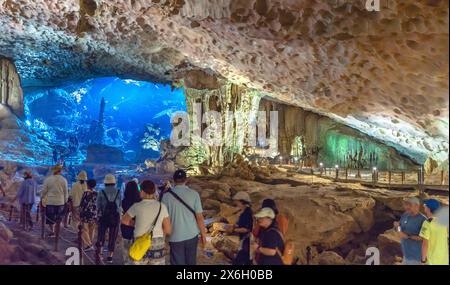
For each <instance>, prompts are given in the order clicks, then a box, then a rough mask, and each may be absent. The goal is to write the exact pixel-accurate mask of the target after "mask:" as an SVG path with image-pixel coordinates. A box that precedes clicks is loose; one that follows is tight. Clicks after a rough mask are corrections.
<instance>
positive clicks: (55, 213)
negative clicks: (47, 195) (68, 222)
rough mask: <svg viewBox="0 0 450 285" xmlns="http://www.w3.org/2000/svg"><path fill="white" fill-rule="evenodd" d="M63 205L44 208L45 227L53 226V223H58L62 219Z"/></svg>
mask: <svg viewBox="0 0 450 285" xmlns="http://www.w3.org/2000/svg"><path fill="white" fill-rule="evenodd" d="M64 209H65V207H64V205H61V206H54V205H47V206H46V207H45V217H46V223H47V225H54V224H55V223H60V222H61V221H62V219H63V217H64V213H65V211H64Z"/></svg>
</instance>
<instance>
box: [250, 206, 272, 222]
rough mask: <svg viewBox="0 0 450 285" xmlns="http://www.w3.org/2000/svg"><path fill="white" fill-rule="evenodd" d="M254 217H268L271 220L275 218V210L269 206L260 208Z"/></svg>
mask: <svg viewBox="0 0 450 285" xmlns="http://www.w3.org/2000/svg"><path fill="white" fill-rule="evenodd" d="M255 218H257V219H261V218H269V219H272V220H273V219H275V212H274V211H273V210H272V209H271V208H262V209H261V210H259V211H258V213H256V214H255Z"/></svg>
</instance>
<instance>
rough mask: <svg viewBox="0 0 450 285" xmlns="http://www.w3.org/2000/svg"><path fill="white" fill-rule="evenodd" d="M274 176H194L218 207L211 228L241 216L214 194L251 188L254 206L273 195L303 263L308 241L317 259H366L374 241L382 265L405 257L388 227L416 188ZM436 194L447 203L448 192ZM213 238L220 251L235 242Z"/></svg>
mask: <svg viewBox="0 0 450 285" xmlns="http://www.w3.org/2000/svg"><path fill="white" fill-rule="evenodd" d="M270 178H271V179H272V180H267V181H266V182H267V183H264V184H263V183H260V182H256V181H249V180H244V179H240V178H237V177H227V176H223V177H221V178H220V179H211V178H191V181H190V186H191V187H192V188H193V189H195V190H197V191H198V192H199V193H200V195H201V198H202V201H203V202H204V204H203V205H204V208H205V209H207V210H215V211H218V214H216V215H215V217H217V218H219V219H220V222H219V223H216V224H213V226H212V227H211V232H212V233H213V234H214V235H215V234H217V232H221V231H223V229H224V228H226V226H225V225H224V224H223V223H221V222H225V221H227V222H228V223H231V224H233V223H235V221H237V218H238V215H239V212H238V209H237V208H234V207H232V206H230V205H229V204H225V203H221V202H220V201H219V200H218V196H217V195H216V193H218V192H220V191H223V189H228V191H226V192H227V193H229V194H228V195H229V196H228V197H230V198H231V197H232V195H234V194H235V193H237V192H238V191H246V192H249V194H250V197H251V200H252V208H253V210H254V211H256V210H258V208H259V207H260V205H261V202H262V200H263V199H265V198H272V199H275V201H276V203H277V205H278V208H279V210H280V212H281V213H283V214H284V215H286V216H287V218H288V220H289V230H288V233H287V236H286V239H288V240H292V241H293V242H294V245H295V254H296V255H297V256H298V257H299V258H300V260H299V263H300V264H306V255H307V247H308V246H310V247H311V248H312V257H313V260H312V261H311V263H313V264H365V260H366V257H365V254H366V249H367V248H368V247H372V246H375V247H378V248H379V249H380V251H381V256H382V260H381V262H382V263H383V264H393V263H394V262H395V261H396V260H397V257H400V256H401V249H400V245H399V241H398V237H396V236H395V233H392V232H391V231H388V230H390V229H391V228H392V224H393V222H394V221H396V220H398V219H399V217H400V215H401V214H402V213H403V200H404V198H405V197H410V196H416V195H417V193H415V192H401V191H390V190H383V189H368V188H365V187H362V186H361V185H358V184H341V183H334V182H331V181H329V180H325V179H321V178H317V177H316V178H314V180H315V185H314V186H312V185H311V184H310V182H311V177H308V176H304V175H292V176H291V177H289V178H287V175H286V174H280V173H278V174H272V175H271V176H270ZM270 181H272V182H273V183H269V182H270ZM276 181H279V183H275V182H276ZM283 181H285V182H283ZM281 183H282V184H281ZM302 183H303V184H302ZM221 189H222V190H221ZM224 192H225V191H224ZM434 198H436V197H434ZM438 199H440V200H441V202H443V203H444V204H448V197H445V196H444V197H442V196H441V197H439V198H438ZM227 238H228V239H227ZM215 242H219V243H218V244H217V243H214V244H216V245H217V247H218V249H219V250H220V251H222V252H227V251H230V250H231V249H232V248H233V247H235V246H236V244H235V243H233V242H232V240H230V239H229V236H227V237H225V240H224V238H222V237H221V235H219V236H218V237H217V238H215ZM399 253H400V254H399Z"/></svg>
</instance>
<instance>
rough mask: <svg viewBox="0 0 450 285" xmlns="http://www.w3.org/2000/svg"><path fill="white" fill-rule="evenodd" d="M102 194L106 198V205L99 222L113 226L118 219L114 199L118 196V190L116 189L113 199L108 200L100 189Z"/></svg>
mask: <svg viewBox="0 0 450 285" xmlns="http://www.w3.org/2000/svg"><path fill="white" fill-rule="evenodd" d="M102 193H103V196H105V199H106V206H105V209H104V210H103V213H102V217H101V218H100V222H101V223H102V224H104V225H107V226H115V225H117V224H118V222H119V220H120V215H119V211H118V209H117V204H116V200H117V197H118V196H119V191H117V193H116V196H115V197H114V200H112V201H109V199H108V196H107V195H106V193H105V191H102Z"/></svg>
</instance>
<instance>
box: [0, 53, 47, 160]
mask: <svg viewBox="0 0 450 285" xmlns="http://www.w3.org/2000/svg"><path fill="white" fill-rule="evenodd" d="M0 78H1V81H0V99H1V100H0V154H1V157H0V159H5V160H9V161H15V162H17V163H24V164H30V165H32V164H33V163H34V162H35V161H46V160H47V159H48V157H49V154H50V153H51V149H50V147H49V145H48V143H47V142H46V141H45V140H43V139H42V138H40V137H39V135H37V134H35V133H34V132H32V131H31V130H29V129H28V127H27V126H26V125H25V124H24V123H23V122H22V120H21V117H22V116H23V114H24V104H23V92H22V88H21V81H20V76H19V74H18V73H17V71H16V68H15V65H14V63H13V62H12V61H11V60H10V59H7V58H4V57H0Z"/></svg>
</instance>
